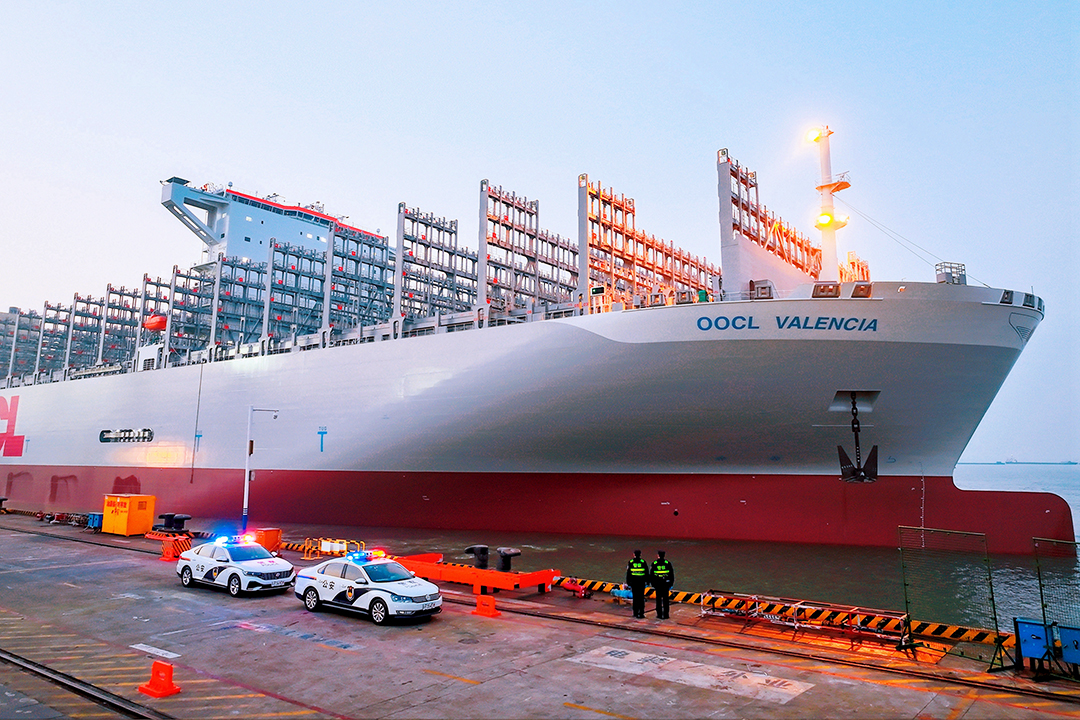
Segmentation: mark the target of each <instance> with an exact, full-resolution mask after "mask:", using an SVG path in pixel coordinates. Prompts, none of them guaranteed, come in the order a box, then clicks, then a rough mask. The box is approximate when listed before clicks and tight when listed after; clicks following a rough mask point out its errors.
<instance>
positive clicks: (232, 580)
mask: <svg viewBox="0 0 1080 720" xmlns="http://www.w3.org/2000/svg"><path fill="white" fill-rule="evenodd" d="M176 574H177V575H179V576H180V584H182V585H183V586H184V587H191V586H192V585H193V584H195V583H202V584H204V585H217V586H220V587H224V588H226V589H227V590H228V591H229V594H230V595H232V596H233V597H236V596H237V595H239V594H240V593H241V592H255V591H258V590H283V589H285V588H287V587H288V586H289V585H290V584H292V581H293V579H294V577H295V574H296V571H295V569H294V568H293V566H292V563H290V562H288V561H287V560H282V559H281V558H279V557H276V556H274V555H271V554H270V553H269V552H267V551H266V548H264V547H263V546H262V545H259V544H258V543H257V542H255V540H254V539H253V538H252V537H251V536H250V535H244V536H242V537H219V538H218V539H217V540H215V541H214V542H210V543H205V544H203V545H199V546H198V547H194V548H192V549H190V550H185V551H184V552H182V553H180V559H179V560H177V561H176Z"/></svg>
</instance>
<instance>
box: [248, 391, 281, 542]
mask: <svg viewBox="0 0 1080 720" xmlns="http://www.w3.org/2000/svg"><path fill="white" fill-rule="evenodd" d="M257 412H268V413H274V419H275V420H277V416H278V411H277V410H274V409H272V408H257V407H255V406H254V405H248V421H247V447H246V448H245V449H244V515H243V518H242V519H241V521H240V534H241V535H242V534H244V533H245V532H247V523H248V493H249V490H250V485H251V453H253V452H255V443H254V441H253V440H252V439H251V420H252V418H254V417H255V413H257Z"/></svg>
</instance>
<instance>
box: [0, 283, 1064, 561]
mask: <svg viewBox="0 0 1080 720" xmlns="http://www.w3.org/2000/svg"><path fill="white" fill-rule="evenodd" d="M874 289H875V294H874V297H873V298H866V299H827V300H820V299H811V298H809V297H804V298H793V299H784V300H771V301H763V302H723V303H709V304H701V305H697V304H695V305H685V306H667V307H658V308H648V309H642V310H633V311H624V312H612V313H603V314H598V315H587V316H577V317H572V318H566V319H551V320H544V321H536V322H528V323H522V324H520V325H512V326H505V327H492V328H484V329H475V330H470V331H467V332H452V333H451V332H441V333H438V334H433V335H430V336H425V337H415V338H403V339H400V340H391V339H388V340H387V341H379V342H372V343H365V344H354V345H341V346H337V347H329V348H322V349H315V350H311V351H304V352H290V353H283V354H279V355H264V356H255V357H248V358H237V359H234V360H227V361H217V362H209V363H198V364H190V365H185V366H180V367H169V368H164V369H160V370H153V371H146V372H134V373H127V374H121V375H115V376H106V377H94V378H87V379H79V380H68V381H64V382H53V383H44V384H36V385H30V386H22V387H8V388H6V389H3V390H0V399H3V400H4V405H5V407H6V410H5V413H6V417H5V419H6V420H7V426H6V428H5V433H6V434H5V435H0V439H4V438H5V437H6V438H7V439H5V444H4V452H3V454H2V456H0V479H2V478H4V476H5V475H6V478H7V487H6V492H5V494H6V495H7V497H8V498H9V506H10V507H15V508H20V509H29V510H45V509H48V510H55V511H60V512H87V511H95V510H97V509H98V508H100V507H101V505H102V495H103V494H105V493H117V492H141V493H147V494H152V495H155V496H156V497H157V498H158V507H159V508H160V509H161V510H162V511H169V512H184V513H188V514H191V515H194V516H197V517H205V518H223V517H224V518H227V517H239V515H240V507H241V498H242V495H243V493H242V490H243V488H242V481H241V478H242V476H243V467H244V464H245V457H244V455H245V450H246V449H247V448H248V446H249V440H250V441H252V442H253V444H254V445H253V446H254V454H252V455H251V459H250V463H251V467H252V468H253V470H254V472H255V480H254V482H253V483H252V486H251V502H250V510H251V517H252V518H253V519H255V520H256V521H265V522H315V523H332V524H354V525H366V526H400V527H431V528H446V529H450V528H458V529H475V530H483V529H500V530H514V529H519V530H531V531H547V532H572V533H596V534H625V535H639V536H640V535H650V536H658V537H683V538H722V539H743V540H761V541H793V542H820V543H837V544H851V545H877V546H889V545H893V544H895V542H896V533H897V530H896V528H897V526H899V525H910V526H925V527H937V528H943V529H950V530H961V531H968V532H985V533H986V535H987V539H988V543H989V545H990V547H991V548H992V549H994V550H995V551H1002V552H1030V550H1031V537H1032V536H1039V537H1050V538H1058V539H1069V540H1071V539H1072V537H1073V531H1072V518H1071V514H1070V512H1069V508H1068V506H1067V504H1065V503H1064V501H1063V500H1061V499H1060V498H1057V497H1056V496H1052V495H1045V494H1038V493H1034V494H1033V493H985V492H967V491H960V490H958V489H956V488H955V487H954V486H953V484H952V481H951V475H952V471H953V468H954V467H955V464H956V462H957V460H958V459H959V457H960V454H961V453H962V452H963V450H964V447H965V446H966V444H967V442H968V440H969V439H970V438H971V435H972V434H973V433H974V431H975V429H976V427H977V426H978V423H979V421H980V420H981V419H982V417H983V414H984V413H985V412H986V409H987V408H988V407H989V405H990V403H991V402H992V400H993V398H994V396H995V395H996V393H997V391H998V389H999V388H1000V386H1001V384H1002V382H1004V380H1005V378H1006V376H1007V375H1008V373H1009V370H1010V369H1011V368H1012V366H1013V364H1014V363H1015V361H1016V359H1017V357H1018V356H1019V354H1020V352H1021V350H1022V348H1023V345H1024V343H1026V341H1027V338H1029V337H1030V335H1031V333H1032V332H1033V330H1034V328H1035V327H1036V326H1037V325H1038V322H1039V321H1040V320H1041V313H1040V312H1037V311H1035V310H1034V309H1030V308H1021V307H1017V306H1012V305H1008V306H1005V305H1002V304H1001V303H1000V302H999V299H1000V297H1001V293H1000V291H994V290H992V289H989V288H970V287H966V286H948V285H917V284H907V285H903V284H896V283H875V285H874ZM852 392H854V393H856V394H857V395H858V397H859V410H860V414H859V419H860V424H861V434H860V437H861V442H862V446H863V451H864V453H865V452H867V451H868V450H869V447H870V446H871V445H877V446H878V447H879V462H880V474H881V477H880V478H879V479H878V481H877V482H874V483H866V484H861V483H860V484H850V483H844V482H841V481H840V480H839V479H838V477H839V468H838V459H837V446H838V445H839V446H844V447H846V448H847V450H848V453H849V454H851V455H852V456H854V436H853V433H852V429H851V407H850V399H849V397H850V395H851V393H852ZM12 408H17V413H16V412H15V410H13V409H12ZM271 410H273V411H275V412H274V413H271V412H269V411H271ZM259 411H267V412H259ZM249 423H250V424H249ZM249 428H250V430H249ZM676 511H677V514H676Z"/></svg>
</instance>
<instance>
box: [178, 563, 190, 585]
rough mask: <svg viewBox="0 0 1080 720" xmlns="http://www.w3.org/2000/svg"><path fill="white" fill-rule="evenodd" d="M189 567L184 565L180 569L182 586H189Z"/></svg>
mask: <svg viewBox="0 0 1080 720" xmlns="http://www.w3.org/2000/svg"><path fill="white" fill-rule="evenodd" d="M191 582H192V580H191V568H189V567H187V566H186V565H185V566H184V569H183V570H181V571H180V584H181V585H183V586H184V587H191Z"/></svg>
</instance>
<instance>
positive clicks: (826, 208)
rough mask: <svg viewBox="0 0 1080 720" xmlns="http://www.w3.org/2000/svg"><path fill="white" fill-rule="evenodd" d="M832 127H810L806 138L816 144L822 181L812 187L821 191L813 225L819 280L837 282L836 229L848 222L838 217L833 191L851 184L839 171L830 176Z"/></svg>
mask: <svg viewBox="0 0 1080 720" xmlns="http://www.w3.org/2000/svg"><path fill="white" fill-rule="evenodd" d="M830 135H832V130H830V129H829V126H828V125H823V126H822V127H816V128H813V129H812V130H810V132H809V133H807V135H806V139H807V140H809V141H810V142H816V143H817V144H818V151H819V153H820V157H821V184H820V185H818V186H817V187H816V188H815V189H816V190H817V191H818V192H820V193H821V210H820V211H819V213H818V219H817V222H816V223H815V224H814V227H816V228H817V229H818V230H820V231H821V274H820V276H819V277H818V280H825V281H830V282H839V280H840V261H839V257H838V256H837V253H836V231H837V230H839V229H840V228H842V227H844V226H845V225H847V221H848V219H847V217H846V216H838V215H837V214H836V211H835V210H834V209H833V193H838V192H840V191H841V190H844V189H846V188H849V187H851V183H849V182H848V181H847V178H846V177H844V175H846V173H844V174H842V175H841V176H840V178H838V179H836V180H834V179H833V175H832V158H831V156H830V154H829V136H830Z"/></svg>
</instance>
